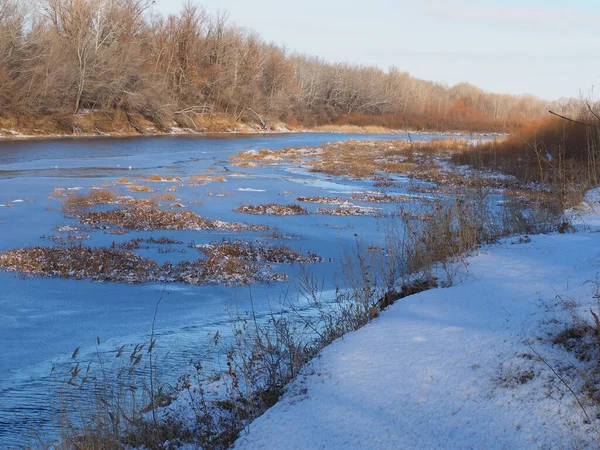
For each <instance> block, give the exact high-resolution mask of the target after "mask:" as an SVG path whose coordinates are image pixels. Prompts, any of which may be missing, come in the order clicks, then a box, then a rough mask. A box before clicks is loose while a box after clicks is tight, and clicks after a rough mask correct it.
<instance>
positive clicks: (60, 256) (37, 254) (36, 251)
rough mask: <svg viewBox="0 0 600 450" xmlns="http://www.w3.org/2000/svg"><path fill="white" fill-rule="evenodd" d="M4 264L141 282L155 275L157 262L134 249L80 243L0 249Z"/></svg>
mask: <svg viewBox="0 0 600 450" xmlns="http://www.w3.org/2000/svg"><path fill="white" fill-rule="evenodd" d="M0 268H2V269H3V270H7V271H11V272H21V273H24V274H31V275H36V276H42V277H61V278H75V279H78V280H80V279H85V278H88V279H91V280H94V281H118V282H127V283H140V282H143V281H148V280H152V279H153V275H154V273H155V271H156V269H157V264H156V263H155V262H154V261H152V260H149V259H146V258H142V257H140V256H138V255H136V254H134V253H131V252H126V251H121V250H115V249H106V248H93V247H84V246H82V245H78V246H62V247H29V248H25V249H17V250H9V251H7V252H3V253H0Z"/></svg>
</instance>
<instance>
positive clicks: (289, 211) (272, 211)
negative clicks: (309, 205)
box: [234, 203, 308, 216]
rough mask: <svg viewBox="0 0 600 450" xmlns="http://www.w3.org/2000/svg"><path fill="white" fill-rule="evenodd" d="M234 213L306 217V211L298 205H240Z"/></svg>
mask: <svg viewBox="0 0 600 450" xmlns="http://www.w3.org/2000/svg"><path fill="white" fill-rule="evenodd" d="M234 211H236V212H241V213H245V214H255V215H264V214H266V215H271V216H296V215H306V214H308V211H307V210H306V208H304V207H302V206H300V205H295V204H291V205H280V204H278V203H267V204H264V205H242V206H238V207H237V208H235V209H234Z"/></svg>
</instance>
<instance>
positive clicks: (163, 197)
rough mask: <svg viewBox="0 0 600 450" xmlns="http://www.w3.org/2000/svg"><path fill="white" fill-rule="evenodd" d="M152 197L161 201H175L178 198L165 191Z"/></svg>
mask: <svg viewBox="0 0 600 450" xmlns="http://www.w3.org/2000/svg"><path fill="white" fill-rule="evenodd" d="M153 198H155V199H156V200H160V201H163V202H176V201H178V200H179V198H178V197H177V196H175V195H173V194H167V193H166V192H165V193H163V194H157V195H154V196H153Z"/></svg>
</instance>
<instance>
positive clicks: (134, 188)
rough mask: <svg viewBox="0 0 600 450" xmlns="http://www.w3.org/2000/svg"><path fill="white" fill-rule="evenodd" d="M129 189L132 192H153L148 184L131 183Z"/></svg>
mask: <svg viewBox="0 0 600 450" xmlns="http://www.w3.org/2000/svg"><path fill="white" fill-rule="evenodd" d="M127 189H129V190H130V191H131V192H152V188H151V187H150V186H148V185H147V184H130V185H129V186H128V187H127Z"/></svg>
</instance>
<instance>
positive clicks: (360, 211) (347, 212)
mask: <svg viewBox="0 0 600 450" xmlns="http://www.w3.org/2000/svg"><path fill="white" fill-rule="evenodd" d="M315 214H323V215H327V216H373V217H382V216H384V215H385V214H384V213H382V212H381V211H380V210H378V209H376V208H365V207H362V206H356V205H348V206H344V205H342V206H338V207H337V208H319V209H317V210H316V211H315Z"/></svg>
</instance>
